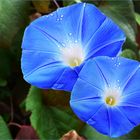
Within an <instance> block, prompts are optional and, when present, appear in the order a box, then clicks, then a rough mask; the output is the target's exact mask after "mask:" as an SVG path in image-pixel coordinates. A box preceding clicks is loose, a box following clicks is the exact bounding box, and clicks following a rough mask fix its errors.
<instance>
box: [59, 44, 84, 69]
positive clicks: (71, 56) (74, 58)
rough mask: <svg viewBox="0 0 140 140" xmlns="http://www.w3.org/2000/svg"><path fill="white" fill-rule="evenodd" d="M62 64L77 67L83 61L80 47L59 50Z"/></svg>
mask: <svg viewBox="0 0 140 140" xmlns="http://www.w3.org/2000/svg"><path fill="white" fill-rule="evenodd" d="M61 54H62V60H63V62H64V63H65V64H66V65H68V66H70V67H75V66H79V65H80V64H81V63H82V62H83V60H84V53H83V50H82V48H81V47H79V46H72V47H66V48H62V49H61Z"/></svg>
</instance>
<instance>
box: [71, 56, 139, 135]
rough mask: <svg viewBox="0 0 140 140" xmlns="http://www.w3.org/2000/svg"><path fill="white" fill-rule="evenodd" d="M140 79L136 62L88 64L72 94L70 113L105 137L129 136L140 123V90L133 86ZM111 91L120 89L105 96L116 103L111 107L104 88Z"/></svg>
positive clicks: (95, 61)
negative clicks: (127, 134) (106, 98)
mask: <svg viewBox="0 0 140 140" xmlns="http://www.w3.org/2000/svg"><path fill="white" fill-rule="evenodd" d="M139 75H140V70H139V62H137V61H134V60H130V59H126V58H122V57H115V58H110V57H107V56H101V57H95V58H93V59H91V60H88V61H87V62H86V63H85V65H84V66H83V68H82V69H81V71H80V73H79V77H78V80H77V81H76V83H75V86H74V87H73V90H72V94H71V101H70V104H71V107H72V109H73V111H74V112H75V113H76V114H77V116H78V117H79V118H80V119H82V120H83V121H84V122H87V123H88V124H89V125H91V126H93V127H94V128H96V130H97V131H99V132H101V133H103V134H105V135H109V136H110V137H119V136H121V135H124V134H126V133H128V132H129V131H131V130H132V129H133V128H134V127H135V126H136V125H138V124H139V123H140V115H139V114H140V94H139V93H140V88H139V85H138V84H137V83H136V82H137V81H138V80H139V79H140V76H139ZM135 83H136V85H135ZM114 87H115V89H116V90H118V89H119V88H120V89H119V90H118V91H117V92H116V93H114V92H115V91H116V90H114V91H113V92H112V91H111V93H110V94H108V95H109V96H110V95H111V94H113V95H115V96H113V97H114V99H116V100H117V102H118V103H117V104H116V105H111V104H109V103H107V101H106V100H105V98H104V97H105V96H104V95H105V91H106V89H107V88H108V89H111V88H112V89H114ZM133 89H134V90H133ZM122 92H123V93H122ZM116 94H119V95H118V96H116ZM111 96H112V95H111ZM115 97H116V98H115ZM118 97H119V98H118ZM94 100H95V101H94ZM97 100H98V102H96V101H97ZM129 108H130V110H129ZM133 110H134V112H133ZM133 113H135V114H134V115H132V114H133Z"/></svg>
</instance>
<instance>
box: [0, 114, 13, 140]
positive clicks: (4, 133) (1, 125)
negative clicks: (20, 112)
mask: <svg viewBox="0 0 140 140" xmlns="http://www.w3.org/2000/svg"><path fill="white" fill-rule="evenodd" d="M0 139H3V140H8V139H12V137H11V134H10V131H9V129H8V127H7V125H6V123H5V122H4V120H3V118H2V117H1V116H0Z"/></svg>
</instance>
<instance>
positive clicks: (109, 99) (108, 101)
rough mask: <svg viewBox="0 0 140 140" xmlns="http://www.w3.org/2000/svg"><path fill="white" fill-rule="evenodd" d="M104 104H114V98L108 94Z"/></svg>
mask: <svg viewBox="0 0 140 140" xmlns="http://www.w3.org/2000/svg"><path fill="white" fill-rule="evenodd" d="M105 101H106V104H108V105H110V106H114V105H115V104H116V101H115V98H114V97H112V96H108V97H106V100H105Z"/></svg>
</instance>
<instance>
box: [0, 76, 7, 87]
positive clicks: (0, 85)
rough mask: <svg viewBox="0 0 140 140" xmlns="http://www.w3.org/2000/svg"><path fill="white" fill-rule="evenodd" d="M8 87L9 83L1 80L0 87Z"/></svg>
mask: <svg viewBox="0 0 140 140" xmlns="http://www.w3.org/2000/svg"><path fill="white" fill-rule="evenodd" d="M6 85H7V81H6V80H4V79H1V78H0V87H4V86H6Z"/></svg>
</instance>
